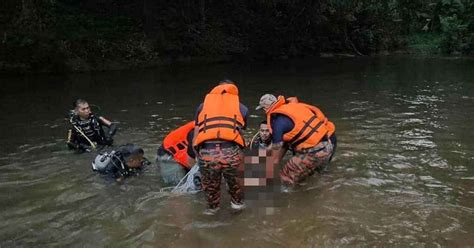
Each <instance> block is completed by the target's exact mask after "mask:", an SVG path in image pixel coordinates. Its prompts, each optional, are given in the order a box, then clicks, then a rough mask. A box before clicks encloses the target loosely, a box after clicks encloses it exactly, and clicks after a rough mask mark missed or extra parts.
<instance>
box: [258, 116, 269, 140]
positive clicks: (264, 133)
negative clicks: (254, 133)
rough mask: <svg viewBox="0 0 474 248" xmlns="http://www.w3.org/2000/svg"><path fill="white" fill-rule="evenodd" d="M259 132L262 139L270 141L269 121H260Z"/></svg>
mask: <svg viewBox="0 0 474 248" xmlns="http://www.w3.org/2000/svg"><path fill="white" fill-rule="evenodd" d="M258 134H259V135H260V139H261V140H262V141H268V140H269V139H270V129H269V128H268V125H267V121H262V122H261V123H260V129H258Z"/></svg>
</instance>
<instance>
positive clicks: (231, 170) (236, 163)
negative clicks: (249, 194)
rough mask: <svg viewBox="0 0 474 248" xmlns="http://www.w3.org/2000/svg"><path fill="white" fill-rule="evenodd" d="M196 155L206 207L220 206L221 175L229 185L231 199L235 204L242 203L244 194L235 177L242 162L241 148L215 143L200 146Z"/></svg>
mask: <svg viewBox="0 0 474 248" xmlns="http://www.w3.org/2000/svg"><path fill="white" fill-rule="evenodd" d="M226 144H227V143H226ZM198 157H199V159H198V161H199V168H200V172H201V183H202V189H203V190H204V192H205V193H206V198H207V203H208V208H211V209H212V208H218V207H219V206H220V200H221V194H220V187H221V181H222V176H223V177H224V179H225V181H226V182H227V186H228V187H229V194H230V196H231V200H232V201H233V202H234V203H237V204H240V203H242V201H243V196H244V194H243V191H242V187H241V185H240V183H239V181H238V179H237V178H238V176H239V167H241V166H242V162H243V152H242V149H241V148H240V147H239V146H238V145H235V146H234V145H232V146H230V147H221V145H220V144H219V143H216V144H212V145H211V146H204V147H202V148H201V149H200V150H199V154H198Z"/></svg>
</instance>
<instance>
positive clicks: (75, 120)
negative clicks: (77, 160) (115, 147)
mask: <svg viewBox="0 0 474 248" xmlns="http://www.w3.org/2000/svg"><path fill="white" fill-rule="evenodd" d="M69 122H70V124H71V127H70V128H69V130H68V136H67V145H68V147H69V149H74V150H77V151H79V152H84V151H87V150H90V149H91V147H92V144H91V143H90V142H89V141H88V140H87V139H86V138H85V137H84V136H87V138H88V139H89V140H90V141H92V142H94V143H95V144H94V145H100V146H108V145H109V146H110V145H112V143H113V139H112V136H113V135H114V134H115V133H116V132H117V126H116V124H114V123H112V124H111V125H110V126H106V125H105V123H103V122H102V121H101V120H100V118H99V116H96V115H94V114H91V115H90V117H89V118H88V119H87V120H81V118H79V116H77V115H76V114H73V113H71V114H70V116H69ZM104 126H106V127H108V129H109V130H108V132H107V134H106V133H105V131H104Z"/></svg>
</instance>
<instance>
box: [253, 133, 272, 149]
mask: <svg viewBox="0 0 474 248" xmlns="http://www.w3.org/2000/svg"><path fill="white" fill-rule="evenodd" d="M271 143H272V139H271V138H269V139H268V140H267V141H263V140H262V138H260V135H257V137H255V139H254V141H253V142H252V143H251V144H250V146H249V148H250V149H267V148H268V147H269V146H270V145H271Z"/></svg>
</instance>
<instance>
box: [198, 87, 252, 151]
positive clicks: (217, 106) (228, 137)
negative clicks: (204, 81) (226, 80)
mask: <svg viewBox="0 0 474 248" xmlns="http://www.w3.org/2000/svg"><path fill="white" fill-rule="evenodd" d="M241 106H243V105H242V104H240V102H239V96H238V89H237V87H236V86H235V85H232V84H226V85H219V86H216V87H214V88H213V89H212V90H211V92H209V93H208V94H207V95H206V97H205V99H204V102H203V104H202V108H201V109H198V110H197V111H196V113H197V114H196V119H195V125H196V129H197V130H198V132H197V134H196V137H194V144H193V146H195V147H197V146H199V145H200V144H201V143H203V142H206V141H209V140H225V141H232V142H235V143H237V144H239V145H240V146H241V147H244V146H245V140H244V137H243V132H242V130H243V129H244V128H245V127H246V120H247V118H246V115H243V114H242V111H241ZM244 107H245V106H244ZM245 109H246V107H245ZM244 114H245V113H244Z"/></svg>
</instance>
